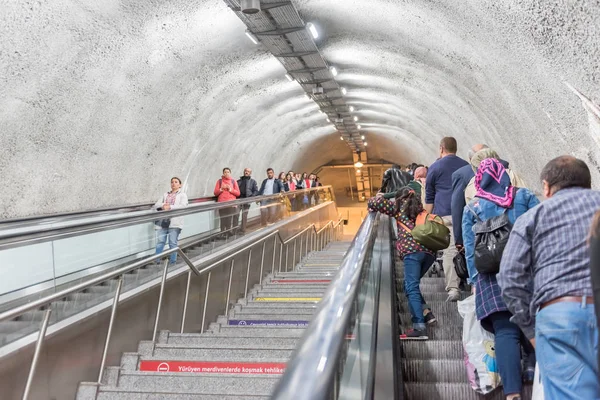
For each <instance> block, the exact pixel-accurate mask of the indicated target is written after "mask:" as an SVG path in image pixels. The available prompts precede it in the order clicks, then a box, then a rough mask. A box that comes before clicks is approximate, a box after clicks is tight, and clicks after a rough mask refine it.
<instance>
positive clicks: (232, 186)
mask: <svg viewBox="0 0 600 400" xmlns="http://www.w3.org/2000/svg"><path fill="white" fill-rule="evenodd" d="M214 194H215V196H217V202H218V203H223V202H226V201H233V200H235V199H237V198H238V197H240V188H239V187H238V184H237V182H236V181H235V179H233V178H232V177H231V169H230V168H223V176H222V177H221V179H219V180H218V181H217V183H216V185H215V191H214ZM237 215H238V212H237V207H225V208H221V209H220V210H219V217H220V218H221V233H222V234H223V235H225V236H232V235H233V233H232V230H231V227H232V226H233V218H234V217H236V216H237Z"/></svg>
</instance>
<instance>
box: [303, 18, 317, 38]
mask: <svg viewBox="0 0 600 400" xmlns="http://www.w3.org/2000/svg"><path fill="white" fill-rule="evenodd" d="M306 27H307V28H308V30H309V31H310V34H311V35H312V37H313V38H315V39H317V38H318V37H319V32H317V27H316V26H315V25H314V24H313V23H311V22H309V23H308V24H306Z"/></svg>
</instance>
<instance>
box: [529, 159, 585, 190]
mask: <svg viewBox="0 0 600 400" xmlns="http://www.w3.org/2000/svg"><path fill="white" fill-rule="evenodd" d="M540 177H541V179H542V180H543V181H546V182H547V183H548V186H549V187H550V190H551V192H552V193H556V192H558V191H559V190H562V189H566V188H570V187H582V188H586V189H591V187H592V175H591V173H590V169H589V168H588V166H587V164H586V163H585V162H583V161H582V160H580V159H578V158H575V157H573V156H560V157H556V158H555V159H553V160H551V161H550V162H549V163H548V164H546V166H545V167H544V169H542V173H541V176H540Z"/></svg>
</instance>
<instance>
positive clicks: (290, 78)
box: [285, 74, 294, 82]
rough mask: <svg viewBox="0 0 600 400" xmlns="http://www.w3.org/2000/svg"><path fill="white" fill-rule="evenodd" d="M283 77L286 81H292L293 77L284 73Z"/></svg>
mask: <svg viewBox="0 0 600 400" xmlns="http://www.w3.org/2000/svg"><path fill="white" fill-rule="evenodd" d="M285 77H286V78H287V80H288V81H290V82H293V81H294V78H292V76H291V75H290V74H285Z"/></svg>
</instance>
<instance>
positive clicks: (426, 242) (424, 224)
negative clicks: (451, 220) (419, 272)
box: [405, 211, 450, 251]
mask: <svg viewBox="0 0 600 400" xmlns="http://www.w3.org/2000/svg"><path fill="white" fill-rule="evenodd" d="M405 227H406V226H405ZM407 229H408V228H407ZM410 234H411V235H412V237H413V238H414V239H415V241H417V242H418V243H419V244H422V245H423V246H425V247H427V248H428V249H429V250H431V251H440V250H444V249H447V248H448V246H450V229H448V227H447V226H446V225H444V221H443V220H442V218H441V217H439V216H437V215H434V214H429V213H428V212H426V211H422V212H421V213H420V214H419V215H418V216H417V220H416V222H415V227H414V228H413V229H412V230H410Z"/></svg>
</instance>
